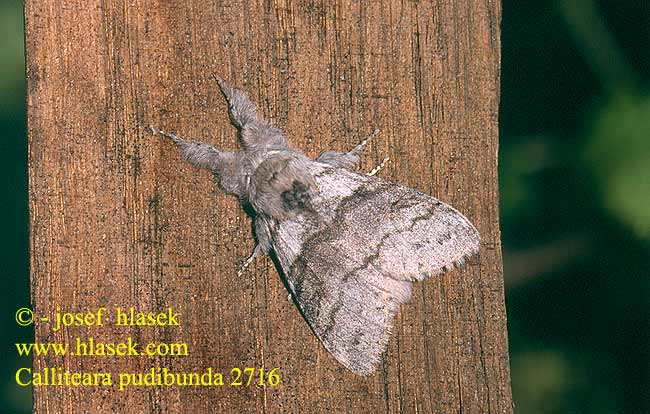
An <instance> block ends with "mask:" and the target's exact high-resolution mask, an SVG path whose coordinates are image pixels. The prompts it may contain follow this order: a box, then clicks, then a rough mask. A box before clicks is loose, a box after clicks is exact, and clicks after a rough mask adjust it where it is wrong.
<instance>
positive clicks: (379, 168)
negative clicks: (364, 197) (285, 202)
mask: <svg viewBox="0 0 650 414" xmlns="http://www.w3.org/2000/svg"><path fill="white" fill-rule="evenodd" d="M389 159H390V158H389V157H386V158H384V159H383V160H381V162H380V163H379V165H378V166H376V167H375V168H373V169H372V171H370V172H369V173H368V174H367V175H375V174H377V173H378V172H379V170H381V169H382V168H383V166H384V165H385V164H386V162H388V160H389Z"/></svg>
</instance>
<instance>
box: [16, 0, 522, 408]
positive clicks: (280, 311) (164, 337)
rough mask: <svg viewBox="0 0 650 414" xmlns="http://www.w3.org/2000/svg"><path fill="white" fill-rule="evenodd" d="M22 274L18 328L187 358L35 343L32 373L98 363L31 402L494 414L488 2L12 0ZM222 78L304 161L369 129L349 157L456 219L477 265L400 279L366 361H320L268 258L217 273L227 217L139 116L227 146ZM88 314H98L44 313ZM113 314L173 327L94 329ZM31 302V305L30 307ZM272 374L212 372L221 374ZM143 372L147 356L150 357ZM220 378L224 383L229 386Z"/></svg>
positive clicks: (492, 37) (233, 239) (499, 359)
mask: <svg viewBox="0 0 650 414" xmlns="http://www.w3.org/2000/svg"><path fill="white" fill-rule="evenodd" d="M25 18H26V49H27V78H28V95H29V98H28V99H29V103H28V104H29V109H28V110H29V121H28V122H29V174H30V181H29V185H30V193H29V195H30V224H31V229H30V231H31V287H32V301H33V306H34V311H35V314H36V323H35V330H36V338H37V340H38V341H43V342H58V343H68V344H70V350H71V351H73V352H74V351H75V346H76V340H77V338H79V340H80V341H82V342H83V341H86V342H87V341H88V340H89V338H93V339H94V341H95V342H96V343H99V342H121V341H128V340H129V338H131V340H132V341H135V342H138V343H139V344H141V345H144V344H147V343H163V344H172V343H181V344H182V343H186V344H187V349H188V355H187V356H170V355H166V356H155V357H154V356H151V357H149V356H80V355H72V354H70V353H68V354H66V355H65V356H61V355H55V354H53V353H51V352H50V353H49V354H48V355H47V356H35V357H34V366H33V373H37V372H43V370H44V369H45V368H55V369H60V370H59V371H57V372H61V373H64V372H65V371H69V372H79V373H93V372H97V373H107V372H109V373H112V374H113V375H112V381H113V386H101V385H99V386H83V385H81V386H35V387H34V410H35V412H37V413H80V412H102V413H106V412H120V413H149V412H159V413H174V412H196V413H204V412H205V413H207V412H269V413H275V412H321V411H327V412H333V413H334V412H354V413H356V412H387V413H402V412H405V413H406V412H408V413H416V412H418V413H450V412H463V413H483V412H485V413H487V412H491V413H497V412H498V413H510V412H512V402H511V393H510V379H509V368H508V348H507V335H506V318H505V308H504V299H503V276H502V262H501V244H500V240H499V222H498V191H497V189H498V187H497V148H498V140H497V139H498V126H497V120H498V116H497V114H498V103H499V64H500V50H499V48H500V43H499V22H500V2H499V1H498V0H470V1H467V2H457V1H452V0H441V1H435V2H419V1H408V2H404V1H387V2H359V1H336V2H323V1H307V0H302V1H293V2H292V1H274V0H271V1H242V2H240V1H234V2H200V1H189V2H162V1H161V2H153V3H152V2H142V1H128V2H121V3H113V2H111V1H95V0H84V1H77V0H72V1H58V0H56V1H55V0H41V1H35V0H27V1H26V4H25ZM211 73H217V74H219V75H221V76H222V77H224V78H225V79H227V80H229V81H230V82H232V83H233V84H234V85H237V86H240V87H243V88H244V89H246V90H247V91H248V92H249V94H250V96H251V98H252V99H253V100H254V101H256V102H257V103H258V105H259V107H260V111H261V112H262V113H263V114H264V115H265V116H267V117H269V118H270V119H272V120H273V122H275V123H276V124H277V125H278V126H280V127H281V128H282V129H283V130H284V131H285V133H286V135H287V137H288V138H289V139H290V140H291V141H292V143H293V144H294V145H296V146H297V147H299V148H302V149H304V150H305V151H306V152H307V153H308V154H310V155H312V156H313V155H317V154H319V153H320V152H321V151H322V150H325V149H340V150H342V149H347V148H350V147H351V146H352V145H353V144H355V143H357V142H358V141H359V139H360V138H362V137H363V136H364V135H366V134H368V133H369V132H370V131H372V130H373V129H375V128H379V129H381V131H382V133H381V135H380V136H379V137H378V138H377V139H376V140H375V141H374V142H373V143H372V144H371V150H370V156H368V157H366V159H365V161H364V162H365V168H367V169H369V168H370V167H371V166H372V165H373V164H374V163H376V162H377V161H379V160H381V159H382V158H383V157H385V156H390V157H391V161H390V162H389V163H388V164H387V166H386V167H385V168H384V169H383V170H382V171H381V172H380V175H382V176H384V177H386V178H388V179H391V180H393V181H396V182H400V183H404V184H406V185H409V186H411V187H414V188H417V189H420V190H422V191H424V192H426V193H429V194H432V195H434V196H437V197H439V198H440V199H442V200H444V201H447V202H449V203H450V204H452V205H454V206H455V207H457V208H458V209H459V210H460V211H461V212H463V213H464V214H466V215H467V216H468V217H469V218H470V219H471V220H472V221H473V222H474V223H475V224H476V225H477V227H478V229H479V231H480V233H481V236H482V244H481V252H480V255H479V257H477V258H475V259H474V260H472V262H471V264H470V265H468V266H465V267H463V268H462V269H461V270H455V271H452V272H450V273H448V274H446V275H444V276H441V277H434V278H431V279H429V280H428V281H426V282H424V283H418V284H416V285H415V289H414V290H415V292H414V297H413V299H412V301H411V302H410V303H409V304H408V305H406V306H403V307H402V309H401V311H400V314H399V316H398V318H397V320H396V325H395V329H394V335H393V337H392V339H391V342H390V347H389V350H388V353H387V355H386V356H385V363H384V365H383V366H382V368H381V370H380V372H379V373H378V374H377V375H375V376H373V377H370V378H369V379H364V378H361V377H358V376H355V375H353V374H351V373H350V372H348V371H347V370H345V369H344V368H343V367H342V366H341V365H340V364H338V363H337V362H336V361H335V360H334V359H333V358H332V357H331V356H330V355H329V354H328V353H327V352H326V351H325V349H324V348H323V346H322V345H321V344H320V343H319V342H318V340H317V339H316V337H315V336H314V335H313V334H312V332H311V331H310V329H309V328H308V326H307V324H306V322H305V321H304V320H303V319H302V317H301V316H300V314H299V312H298V310H297V309H296V307H295V305H294V304H293V303H292V302H290V301H288V300H287V292H286V290H285V288H284V286H283V285H282V283H281V280H280V278H279V277H278V274H277V271H276V269H275V268H274V266H273V264H272V262H271V261H270V260H268V259H261V260H258V261H256V262H255V263H254V265H253V266H251V268H250V270H249V271H248V272H247V273H246V274H244V275H243V276H242V277H236V270H237V268H238V266H239V265H240V264H241V262H242V260H243V259H244V258H245V257H246V255H247V254H248V253H249V252H250V251H251V249H252V247H253V240H252V236H251V234H252V232H251V227H250V220H249V218H248V217H247V216H246V214H245V213H244V212H243V211H242V209H241V208H239V206H238V203H237V201H236V200H235V199H234V198H232V197H228V196H225V195H223V194H221V193H220V192H219V191H218V190H217V189H216V188H215V187H214V185H213V183H212V180H211V177H210V174H209V173H208V172H205V171H198V170H195V169H193V168H191V167H190V166H188V165H187V164H186V163H184V162H182V161H181V159H180V158H179V155H178V153H177V151H176V150H175V149H174V148H173V147H172V146H171V145H169V144H168V143H166V142H164V141H163V140H161V139H160V138H159V137H157V136H153V135H152V134H150V133H149V132H148V130H147V128H146V127H147V126H148V125H150V124H153V125H156V126H158V127H160V128H162V129H165V130H173V131H175V132H177V133H178V134H180V135H182V136H185V137H188V138H194V139H200V140H204V141H208V142H212V143H214V144H215V145H217V146H219V147H223V148H234V147H235V145H236V143H235V131H234V129H233V128H232V127H231V126H230V124H229V122H228V117H227V115H226V106H225V104H224V102H223V100H222V97H221V95H220V94H219V92H218V90H217V88H216V85H215V84H214V83H213V81H211V79H210V76H209V75H210V74H211ZM101 307H105V308H107V310H106V311H105V316H104V323H103V326H88V325H89V324H88V323H86V325H85V326H74V325H73V326H68V327H63V328H62V329H60V330H56V331H55V330H54V329H55V323H56V312H57V311H60V312H73V313H77V312H94V313H95V314H96V313H97V311H98V309H99V308H101ZM117 307H121V308H122V309H128V308H129V307H135V309H136V310H139V311H144V312H167V309H168V308H172V310H173V312H177V313H178V315H179V316H178V321H179V323H180V326H157V327H152V326H133V327H128V326H116V325H115V323H114V321H115V311H116V308H117ZM41 317H48V318H49V322H45V321H42V320H41V319H40V318H41ZM246 367H253V368H257V369H259V368H263V369H264V370H265V371H266V372H267V373H268V372H269V371H270V370H271V369H272V368H276V367H277V368H279V369H278V371H277V373H279V376H280V378H281V382H280V384H279V385H277V386H275V387H272V386H270V385H268V384H267V386H265V387H260V386H258V385H255V383H256V382H257V381H259V380H258V379H257V373H258V371H257V372H256V377H255V379H254V380H253V384H251V385H250V386H245V385H244V386H240V387H236V386H231V385H229V384H230V382H231V381H232V379H233V376H232V374H231V369H232V368H242V369H243V368H246ZM152 368H154V370H156V369H162V368H167V369H168V370H169V371H170V372H175V373H183V372H185V373H189V372H198V373H203V372H205V371H206V370H207V369H208V368H212V370H213V372H218V371H220V372H223V374H224V379H223V380H224V382H225V383H226V385H224V386H212V387H210V386H185V387H176V386H174V387H165V386H144V385H142V386H133V385H131V386H128V387H126V388H125V389H124V390H121V391H120V389H119V383H118V375H119V373H143V374H146V373H149V372H151V371H150V370H151V369H152ZM156 372H160V371H156ZM246 379H247V378H246V377H244V383H245V382H246Z"/></svg>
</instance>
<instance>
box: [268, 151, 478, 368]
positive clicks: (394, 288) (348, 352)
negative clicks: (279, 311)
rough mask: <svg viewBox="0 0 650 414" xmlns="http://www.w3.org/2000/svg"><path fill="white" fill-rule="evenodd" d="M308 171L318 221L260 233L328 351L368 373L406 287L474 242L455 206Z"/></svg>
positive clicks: (355, 176) (473, 248)
mask: <svg viewBox="0 0 650 414" xmlns="http://www.w3.org/2000/svg"><path fill="white" fill-rule="evenodd" d="M309 168H310V169H311V171H310V172H311V173H312V174H313V176H314V178H315V181H316V184H317V186H318V191H317V196H316V197H314V199H313V208H314V210H315V212H316V214H314V215H300V216H297V217H295V218H292V219H290V220H281V221H276V220H273V219H270V218H264V219H262V222H261V223H259V227H258V228H259V229H260V230H261V231H265V232H267V234H268V236H269V237H270V241H271V247H272V249H273V250H274V252H275V255H276V257H277V259H278V261H279V264H280V266H281V267H282V270H283V273H284V276H285V278H286V281H287V284H288V286H289V288H290V290H291V291H292V294H293V296H294V298H295V300H296V302H297V304H298V306H299V307H300V310H301V312H302V314H303V316H304V317H305V319H306V320H307V322H308V323H309V325H310V326H311V328H312V330H313V331H314V333H315V334H316V335H317V336H318V338H319V339H320V340H321V342H322V343H323V344H324V346H325V348H326V349H327V350H328V351H329V352H330V353H332V354H333V355H334V357H335V358H336V359H337V360H338V361H340V362H341V363H342V364H343V365H344V366H346V367H347V368H348V369H350V370H351V371H353V372H354V373H356V374H360V375H364V376H367V375H370V374H372V373H373V372H374V371H375V370H376V369H377V367H378V365H379V363H380V361H381V358H382V354H383V352H384V351H385V349H386V347H387V344H388V340H389V338H390V334H391V330H392V326H393V321H394V318H395V315H396V314H397V311H398V308H399V306H400V304H402V303H404V302H406V301H408V300H409V299H410V297H411V285H412V282H413V281H416V280H422V279H424V278H426V277H428V276H432V275H436V274H440V273H443V272H444V271H446V270H449V269H451V268H453V267H454V266H457V265H459V264H461V263H463V262H464V260H465V259H466V258H467V257H468V256H470V255H472V254H474V253H476V252H477V251H478V248H479V235H478V232H477V230H476V229H475V228H474V226H473V225H472V224H471V223H470V222H469V220H468V219H467V218H465V217H464V216H463V215H462V214H460V213H459V212H458V211H456V210H455V209H454V208H452V207H451V206H449V205H447V204H445V203H443V202H441V201H439V200H437V199H436V198H434V197H431V196H428V195H426V194H423V193H421V192H419V191H417V190H414V189H412V188H408V187H405V186H402V185H399V184H395V183H392V182H389V181H387V180H384V179H381V178H378V177H374V176H368V175H365V174H360V173H356V172H353V171H349V170H347V169H343V168H336V167H332V166H329V165H326V164H323V163H320V162H313V163H310V166H309Z"/></svg>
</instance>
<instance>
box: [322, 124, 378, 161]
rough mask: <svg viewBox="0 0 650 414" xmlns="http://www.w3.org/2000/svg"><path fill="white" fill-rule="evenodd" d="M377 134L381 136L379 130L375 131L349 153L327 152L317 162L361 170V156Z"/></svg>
mask: <svg viewBox="0 0 650 414" xmlns="http://www.w3.org/2000/svg"><path fill="white" fill-rule="evenodd" d="M377 134H379V130H378V129H375V130H374V131H373V133H372V134H370V135H369V136H368V137H367V138H366V139H364V140H363V141H361V142H360V143H359V144H358V145H357V146H356V147H354V148H352V149H351V150H350V151H348V152H338V151H325V152H324V153H322V154H321V155H320V156H319V157H318V158H317V159H316V161H320V162H323V163H325V164H329V165H332V166H334V167H339V168H345V169H348V170H351V171H354V170H356V169H358V168H359V164H360V163H361V159H360V158H359V154H360V153H361V151H363V149H364V148H365V147H366V145H368V142H370V140H371V139H373V138H374V137H376V136H377Z"/></svg>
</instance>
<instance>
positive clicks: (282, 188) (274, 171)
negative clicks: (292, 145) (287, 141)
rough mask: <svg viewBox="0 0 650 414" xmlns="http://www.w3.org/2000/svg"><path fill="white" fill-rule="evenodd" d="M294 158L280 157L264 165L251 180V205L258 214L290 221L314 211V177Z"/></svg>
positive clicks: (292, 156)
mask: <svg viewBox="0 0 650 414" xmlns="http://www.w3.org/2000/svg"><path fill="white" fill-rule="evenodd" d="M303 164H304V162H303V161H302V160H301V159H300V158H299V157H297V156H295V155H294V154H277V155H273V156H270V157H268V158H266V159H265V160H264V161H262V162H261V163H260V164H259V165H258V166H257V168H256V169H255V171H254V172H253V174H252V176H251V181H250V185H249V189H248V194H249V202H250V204H251V206H252V207H253V209H254V210H255V212H256V213H258V214H264V215H266V216H269V217H273V218H275V219H278V220H281V219H287V218H292V217H295V216H297V215H298V214H301V213H305V212H310V211H313V209H312V197H313V195H314V191H315V182H314V179H313V177H312V176H311V175H310V174H309V173H308V172H307V169H306V168H305V167H304V165H303Z"/></svg>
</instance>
